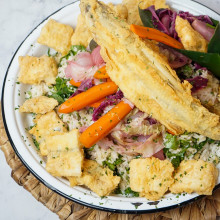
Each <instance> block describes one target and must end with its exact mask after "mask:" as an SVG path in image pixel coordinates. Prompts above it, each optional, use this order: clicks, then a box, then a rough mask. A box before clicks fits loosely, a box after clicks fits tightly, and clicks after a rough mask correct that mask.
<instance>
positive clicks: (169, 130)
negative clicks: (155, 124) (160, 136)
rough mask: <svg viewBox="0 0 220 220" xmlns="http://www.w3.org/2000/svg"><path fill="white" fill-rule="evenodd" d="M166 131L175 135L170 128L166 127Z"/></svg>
mask: <svg viewBox="0 0 220 220" xmlns="http://www.w3.org/2000/svg"><path fill="white" fill-rule="evenodd" d="M167 132H168V133H170V134H172V135H175V133H174V132H172V131H171V130H169V129H167Z"/></svg>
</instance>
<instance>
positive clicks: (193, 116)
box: [80, 0, 220, 140]
mask: <svg viewBox="0 0 220 220" xmlns="http://www.w3.org/2000/svg"><path fill="white" fill-rule="evenodd" d="M80 8H81V13H82V15H83V16H84V17H85V20H86V24H87V26H88V28H89V29H90V31H91V32H92V33H93V35H94V38H95V41H96V42H97V43H98V44H99V45H100V46H101V55H102V57H103V59H104V60H105V62H106V68H107V73H108V75H109V76H110V78H111V80H113V81H114V82H115V83H116V84H117V85H118V86H119V88H120V89H121V90H122V92H123V93H124V95H125V97H126V98H127V99H129V100H130V101H131V102H132V103H134V104H135V106H136V107H137V108H139V109H140V110H141V111H143V112H146V113H148V114H151V115H152V117H154V118H156V119H157V120H158V121H160V122H161V123H162V124H164V125H165V126H166V127H167V128H168V129H169V130H170V131H171V132H172V133H174V134H180V133H183V132H184V131H185V130H187V131H189V132H197V133H200V134H202V135H205V136H207V137H210V138H212V139H215V140H220V123H219V116H218V115H215V114H213V113H210V112H209V111H208V110H207V109H206V108H205V107H203V106H202V105H201V103H200V101H199V100H198V99H195V98H193V97H192V95H191V88H192V86H191V85H190V84H189V83H188V82H187V81H184V82H183V83H181V81H180V79H179V78H178V76H177V75H176V72H175V71H174V70H173V69H171V67H170V66H169V64H168V62H167V61H166V60H165V59H164V58H163V56H162V55H161V54H160V53H159V51H158V49H157V48H155V45H153V44H152V43H151V41H149V40H145V41H143V40H142V39H141V38H139V37H138V36H136V35H135V34H134V33H132V32H131V31H130V29H129V25H128V23H127V22H126V21H125V20H123V19H120V18H118V17H116V16H115V14H114V11H112V10H111V9H110V8H109V7H108V6H107V5H105V4H104V3H102V2H99V1H96V0H81V3H80Z"/></svg>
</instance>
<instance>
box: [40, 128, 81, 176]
mask: <svg viewBox="0 0 220 220" xmlns="http://www.w3.org/2000/svg"><path fill="white" fill-rule="evenodd" d="M40 149H41V154H42V155H43V156H47V163H46V170H47V171H48V172H49V173H51V174H52V175H54V176H63V177H68V176H81V174H82V164H83V159H84V153H83V150H82V145H81V143H80V142H79V131H78V130H77V129H74V130H72V131H70V132H65V133H60V134H55V135H51V136H47V137H46V138H45V140H44V141H43V142H41V144H40ZM42 149H43V150H42Z"/></svg>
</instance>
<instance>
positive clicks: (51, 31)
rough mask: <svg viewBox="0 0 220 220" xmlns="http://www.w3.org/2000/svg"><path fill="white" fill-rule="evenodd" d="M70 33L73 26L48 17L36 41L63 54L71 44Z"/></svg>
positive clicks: (71, 33)
mask: <svg viewBox="0 0 220 220" xmlns="http://www.w3.org/2000/svg"><path fill="white" fill-rule="evenodd" d="M72 35H73V28H72V27H71V26H69V25H65V24H61V23H59V22H57V21H55V20H53V19H50V20H49V21H48V22H47V24H46V25H45V26H44V27H43V28H42V30H41V34H40V36H39V38H38V39H37V42H38V43H39V44H43V45H46V46H48V47H51V48H53V49H55V50H56V51H58V52H60V53H62V54H63V55H65V54H67V53H68V51H69V48H70V46H71V37H72Z"/></svg>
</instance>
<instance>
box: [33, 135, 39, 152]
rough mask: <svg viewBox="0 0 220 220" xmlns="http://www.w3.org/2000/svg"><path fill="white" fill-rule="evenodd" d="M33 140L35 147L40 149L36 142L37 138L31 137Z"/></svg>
mask: <svg viewBox="0 0 220 220" xmlns="http://www.w3.org/2000/svg"><path fill="white" fill-rule="evenodd" d="M33 142H34V145H35V147H36V148H37V150H38V151H39V150H40V144H39V143H38V142H37V140H36V139H35V138H33Z"/></svg>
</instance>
